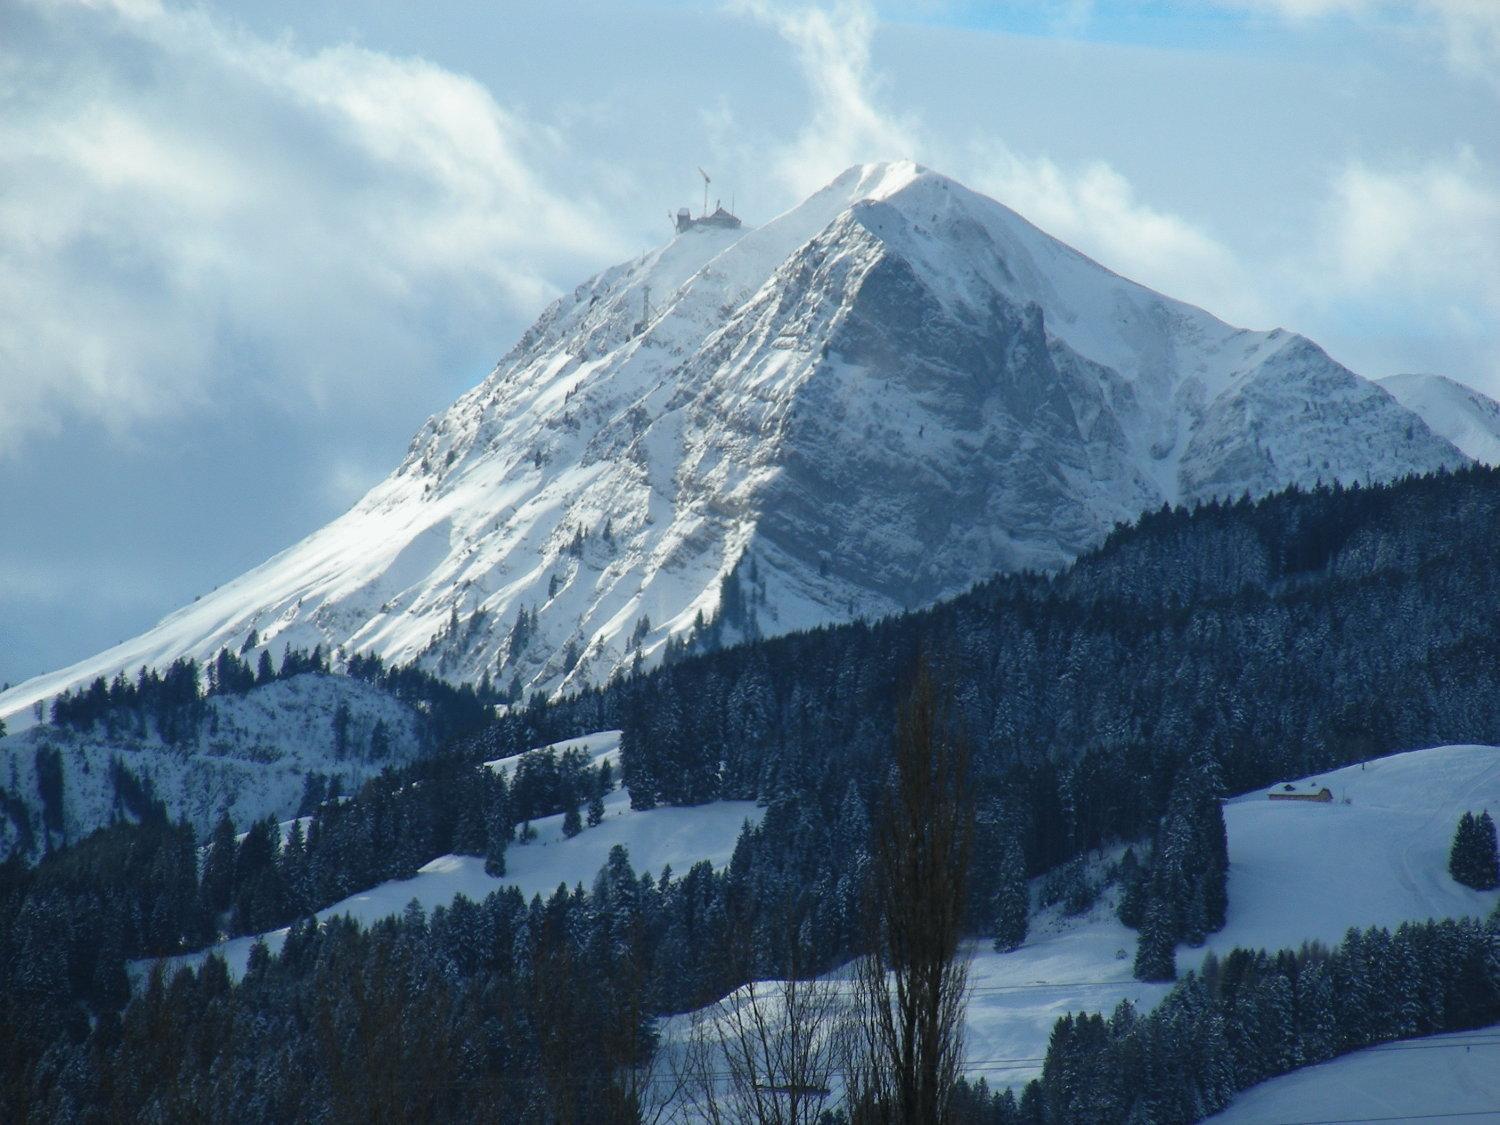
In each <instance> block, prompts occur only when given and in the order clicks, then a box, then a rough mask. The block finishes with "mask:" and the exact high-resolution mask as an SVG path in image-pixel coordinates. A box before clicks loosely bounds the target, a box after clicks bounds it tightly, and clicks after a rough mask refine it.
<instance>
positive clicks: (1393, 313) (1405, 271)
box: [1286, 151, 1500, 394]
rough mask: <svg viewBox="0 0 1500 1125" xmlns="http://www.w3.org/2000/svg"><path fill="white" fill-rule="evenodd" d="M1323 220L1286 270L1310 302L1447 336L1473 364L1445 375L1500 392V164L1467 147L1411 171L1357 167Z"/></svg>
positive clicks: (1334, 192)
mask: <svg viewBox="0 0 1500 1125" xmlns="http://www.w3.org/2000/svg"><path fill="white" fill-rule="evenodd" d="M1322 218H1323V230H1324V234H1323V236H1322V237H1321V238H1320V239H1317V240H1315V241H1314V243H1313V245H1312V246H1311V248H1310V249H1309V251H1308V254H1307V256H1306V258H1305V259H1303V260H1299V261H1297V262H1295V263H1294V264H1293V265H1292V267H1291V268H1288V270H1287V271H1286V272H1287V276H1288V280H1289V282H1291V283H1292V284H1294V285H1296V286H1297V287H1298V289H1299V290H1300V297H1301V299H1302V300H1303V301H1305V302H1306V303H1307V304H1308V305H1309V306H1310V307H1318V306H1321V307H1324V308H1326V307H1328V306H1330V305H1334V306H1336V305H1337V304H1339V303H1346V304H1348V305H1350V306H1363V307H1364V308H1365V309H1366V310H1368V312H1367V315H1368V316H1370V317H1371V319H1375V320H1379V321H1383V322H1385V323H1386V324H1387V325H1389V326H1390V329H1394V330H1396V331H1403V330H1405V331H1409V332H1413V333H1417V334H1418V339H1419V341H1420V340H1421V339H1422V337H1428V338H1433V337H1437V338H1443V339H1444V343H1445V344H1446V346H1447V347H1449V348H1452V349H1455V350H1457V351H1459V352H1461V353H1462V354H1465V355H1466V356H1468V357H1472V358H1471V359H1470V362H1471V363H1472V364H1473V366H1472V367H1471V368H1470V369H1468V370H1460V371H1453V372H1444V373H1445V374H1453V375H1456V376H1458V377H1459V378H1466V379H1470V380H1473V381H1475V382H1476V383H1477V384H1479V385H1481V389H1485V390H1487V391H1488V392H1489V393H1491V394H1494V393H1496V391H1497V389H1500V169H1496V168H1494V167H1492V166H1489V165H1487V164H1485V163H1484V162H1482V161H1481V160H1479V159H1478V158H1477V157H1476V156H1475V155H1474V154H1473V153H1472V152H1469V151H1463V152H1460V153H1458V154H1457V155H1455V156H1454V157H1452V158H1451V159H1447V160H1436V161H1429V162H1426V163H1423V164H1420V165H1414V166H1410V167H1374V166H1371V165H1369V164H1366V163H1352V164H1349V165H1348V166H1347V167H1345V168H1344V169H1343V170H1342V172H1341V173H1340V174H1339V176H1338V177H1337V179H1336V180H1335V181H1334V183H1333V184H1332V185H1331V190H1330V195H1329V200H1328V202H1327V204H1326V205H1325V208H1324V212H1323V215H1322ZM1398 364H1399V365H1400V366H1407V367H1410V366H1413V365H1418V366H1421V365H1423V364H1422V361H1421V360H1420V358H1418V357H1406V356H1402V357H1399V358H1398ZM1378 373H1381V374H1384V373H1387V372H1386V371H1380V372H1378Z"/></svg>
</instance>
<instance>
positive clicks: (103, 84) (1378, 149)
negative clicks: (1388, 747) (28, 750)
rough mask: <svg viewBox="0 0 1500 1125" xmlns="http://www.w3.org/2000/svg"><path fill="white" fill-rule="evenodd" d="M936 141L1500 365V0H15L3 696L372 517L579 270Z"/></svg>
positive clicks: (1065, 215) (1, 545) (1093, 246)
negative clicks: (672, 219) (693, 222)
mask: <svg viewBox="0 0 1500 1125" xmlns="http://www.w3.org/2000/svg"><path fill="white" fill-rule="evenodd" d="M906 157H910V158H914V159H917V160H919V161H921V162H922V163H924V164H926V165H928V166H929V167H932V168H935V169H937V170H938V171H941V172H944V173H946V174H948V175H950V176H953V177H955V178H956V179H959V180H961V181H963V182H964V183H966V184H968V185H969V186H971V187H973V188H976V189H978V190H980V191H983V192H985V193H987V194H989V195H992V196H994V197H995V198H997V199H999V200H1000V201H1001V202H1003V203H1006V204H1008V205H1009V206H1011V207H1013V208H1014V209H1016V210H1017V211H1019V212H1021V213H1022V214H1023V215H1025V216H1026V217H1027V218H1029V219H1031V220H1032V221H1033V222H1035V223H1037V224H1038V225H1039V226H1041V227H1042V228H1043V229H1045V230H1047V231H1049V232H1050V233H1052V234H1054V235H1056V236H1057V237H1059V238H1061V239H1063V240H1064V241H1066V242H1069V243H1070V244H1072V245H1074V246H1076V247H1078V248H1079V249H1080V250H1082V251H1084V252H1085V253H1087V254H1089V255H1090V256H1092V257H1094V258H1095V259H1097V260H1099V261H1101V262H1103V263H1104V264H1105V265H1107V266H1109V267H1111V268H1112V269H1115V270H1116V271H1118V272H1120V273H1123V274H1125V275H1127V276H1130V277H1133V278H1135V279H1136V280H1138V281H1141V282H1144V283H1145V284H1148V285H1151V286H1152V287H1154V288H1156V289H1158V290H1161V291H1162V292H1165V293H1168V294H1170V295H1172V296H1174V297H1179V298H1182V299H1184V300H1188V301H1192V302H1194V303H1196V304H1199V305H1202V306H1203V307H1205V308H1208V309H1209V310H1211V311H1212V312H1214V313H1216V314H1217V315H1219V316H1221V317H1223V318H1224V319H1226V320H1229V321H1231V322H1233V323H1236V324H1239V325H1243V326H1246V327H1251V328H1270V327H1274V326H1282V327H1286V328H1290V329H1293V330H1295V331H1299V332H1302V333H1304V334H1306V335H1308V336H1310V337H1312V338H1313V339H1314V340H1316V341H1318V342H1319V343H1320V344H1322V345H1323V346H1324V347H1325V348H1326V349H1327V350H1328V351H1329V352H1330V353H1331V354H1332V355H1334V357H1335V358H1337V359H1339V360H1341V361H1342V362H1344V363H1346V364H1348V365H1349V366H1350V367H1352V368H1353V369H1354V370H1356V371H1359V372H1360V373H1362V374H1365V375H1369V376H1381V375H1388V374H1394V373H1397V372H1402V371H1431V372H1439V373H1442V374H1446V375H1449V376H1452V377H1454V378H1457V379H1459V380H1462V381H1464V382H1467V383H1469V384H1470V385H1472V386H1475V387H1477V388H1479V389H1480V390H1483V391H1486V392H1487V393H1489V394H1492V395H1500V3H1496V2H1495V0H1197V2H1193V3H1187V2H1178V3H1170V2H1167V0H1121V2H1116V3H1109V2H1105V0H1093V2H1089V0H1036V2H1022V0H1012V2H1005V0H988V2H981V0H916V2H913V3H909V4H894V3H878V2H874V0H823V2H819V3H797V2H793V0H731V2H729V3H710V4H695V3H669V2H660V3H654V4H642V3H630V2H626V0H590V2H573V0H545V2H531V0H504V2H498V0H490V2H482V0H430V2H429V3H426V4H422V5H413V4H409V3H405V2H397V0H358V2H355V0H323V2H320V3H318V4H307V3H305V0H296V2H293V0H260V2H257V3H254V4H250V3H227V2H222V0H199V2H198V3H194V4H185V3H178V2H167V0H9V2H7V3H4V4H0V683H7V682H19V681H20V680H21V679H23V678H25V677H26V676H29V675H32V674H36V673H38V672H42V671H45V670H48V669H50V668H54V667H58V666H60V665H62V664H65V663H68V662H70V661H72V660H75V659H79V658H82V657H84V656H87V655H89V654H91V653H93V652H95V651H98V650H99V649H102V648H104V647H106V646H107V645H109V644H112V643H115V642H116V641H119V640H122V639H124V638H125V637H127V636H129V635H132V634H134V633H136V632H139V631H140V630H142V629H144V628H147V627H148V626H150V625H151V624H153V623H154V622H155V621H156V620H158V619H159V618H160V617H161V616H163V615H164V614H166V613H167V612H169V611H171V610H172V609H174V608H176V607H177V606H179V605H181V604H184V603H185V602H188V601H190V600H191V599H192V598H193V597H194V596H195V595H198V594H201V593H204V592H206V591H208V590H210V589H212V588H213V587H215V586H216V585H218V584H219V583H222V582H224V581H227V580H229V579H231V578H233V577H234V576H236V575H237V574H239V573H241V572H242V571H244V570H246V569H248V568H249V567H251V566H254V565H255V564H257V563H259V562H261V561H263V560H264V559H266V558H268V557H270V556H271V555H273V554H274V553H276V552H277V551H279V550H281V549H282V548H284V547H287V546H289V545H291V544H292V543H293V542H295V541H296V540H297V539H299V538H301V537H302V536H304V535H306V534H308V533H309V532H311V531H313V530H315V529H316V528H318V527H319V526H321V525H322V524H324V523H326V522H327V521H328V520H330V519H332V518H333V517H335V516H337V515H339V514H340V513H341V512H343V511H344V510H346V509H347V508H348V507H349V506H350V505H351V504H353V503H354V502H355V501H356V500H357V499H358V498H359V496H360V495H362V494H363V492H364V491H365V490H366V489H368V488H369V487H370V486H372V485H373V484H374V483H376V482H377V481H378V480H379V479H380V478H381V477H382V476H383V475H384V474H385V473H386V472H388V471H390V470H391V469H393V468H394V467H395V465H396V464H397V463H398V462H399V461H400V459H401V456H402V454H403V453H404V450H405V447H406V444H407V442H408V441H409V440H410V438H411V435H412V434H414V433H415V432H416V430H417V429H418V428H419V426H420V425H421V423H422V422H423V421H424V420H425V419H426V418H427V417H428V416H429V415H431V414H433V413H436V412H439V411H441V410H442V409H444V408H445V407H446V406H447V405H448V404H449V403H450V402H452V401H453V399H455V398H456V397H457V396H458V395H459V394H461V393H462V392H463V391H465V390H467V389H468V388H469V387H471V386H473V385H474V384H475V383H477V382H478V381H479V380H480V379H482V378H483V377H484V375H485V374H486V373H487V371H488V370H489V369H490V368H491V367H492V366H493V364H494V363H495V361H496V360H497V359H498V358H499V357H500V356H501V355H503V354H504V353H505V352H506V350H507V349H508V348H509V347H510V346H511V344H512V343H513V342H514V341H515V339H516V338H517V337H518V336H519V335H520V333H521V332H522V331H523V330H524V328H525V327H526V325H527V324H529V323H530V322H531V320H532V319H534V318H535V317H536V315H537V314H538V313H539V312H540V311H541V310H542V309H543V308H544V307H545V305H546V304H547V302H548V301H549V300H550V299H552V298H553V297H555V296H556V295H558V294H560V293H562V292H565V291H568V290H570V289H572V288H573V287H574V286H576V285H577V284H578V283H579V282H580V281H582V280H583V279H584V278H586V277H587V276H589V275H590V274H592V273H594V272H596V271H598V270H600V269H602V268H604V267H606V266H608V265H611V264H613V263H615V262H617V261H621V260H623V259H626V258H629V257H632V256H634V255H636V254H639V253H641V252H642V251H644V250H646V249H648V248H650V247H652V246H655V245H657V244H659V243H661V242H663V241H665V240H666V239H667V238H668V237H669V235H670V228H669V226H668V221H667V214H668V212H669V211H673V210H675V209H676V208H677V207H678V206H681V205H686V204H692V205H693V206H694V207H696V206H698V205H699V204H700V203H701V201H702V194H701V193H702V181H701V180H700V179H699V177H698V172H697V169H698V167H700V166H701V167H703V168H705V169H707V170H708V172H709V174H710V176H711V177H712V179H713V185H712V188H711V191H712V193H713V196H714V197H722V198H723V199H724V202H725V203H726V204H728V203H729V202H730V200H731V198H732V199H733V204H734V207H735V209H736V211H737V212H738V213H739V214H741V215H742V216H743V217H744V218H745V220H746V221H747V222H749V223H758V222H763V221H765V220H767V219H769V218H771V217H773V216H774V215H776V214H778V213H779V212H781V211H782V210H785V209H786V208H788V207H790V206H792V205H793V204H795V203H796V202H798V201H799V200H800V199H802V198H803V197H805V196H806V195H807V194H809V193H810V192H811V191H813V190H815V189H816V188H817V187H819V186H821V185H822V184H823V183H826V182H827V181H828V180H830V179H832V178H833V176H835V175H836V174H837V173H838V172H839V171H841V170H842V169H843V168H845V167H847V166H848V165H850V164H853V163H858V162H863V161H870V160H882V159H899V158H906Z"/></svg>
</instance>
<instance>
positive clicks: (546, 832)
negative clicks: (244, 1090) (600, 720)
mask: <svg viewBox="0 0 1500 1125" xmlns="http://www.w3.org/2000/svg"><path fill="white" fill-rule="evenodd" d="M580 745H581V746H584V747H590V748H592V750H593V752H594V756H595V760H596V761H603V760H604V759H605V758H609V759H610V760H614V759H615V757H616V756H617V755H618V753H619V745H620V742H619V732H618V731H604V732H601V733H600V734H598V735H593V736H589V737H586V738H584V739H579V740H575V741H574V742H568V743H559V744H557V749H559V750H561V749H566V748H570V747H575V746H580ZM764 812H765V810H764V809H761V808H758V807H757V806H756V805H755V803H754V802H753V801H717V802H715V803H713V804H708V805H698V806H696V807H693V808H673V807H662V808H654V809H643V810H637V809H632V808H631V807H630V794H629V793H628V792H627V791H626V790H625V789H623V788H617V789H615V790H614V791H613V792H612V793H609V794H608V795H607V796H606V797H605V798H604V819H603V820H602V821H601V822H600V823H599V824H597V825H595V826H594V827H592V828H586V829H584V830H583V831H582V832H581V833H579V834H578V835H577V836H574V837H573V838H572V839H569V838H568V837H567V836H565V835H564V834H563V830H562V821H563V818H562V814H558V815H557V816H549V817H543V818H541V819H540V820H535V821H532V824H531V826H532V828H533V829H535V830H536V833H537V835H536V838H535V839H534V840H532V841H531V842H530V843H527V844H519V843H518V844H513V845H512V846H511V847H509V848H507V849H506V852H505V874H504V875H503V876H500V877H494V876H490V875H486V874H485V872H484V860H482V859H477V858H475V857H474V856H461V855H445V856H439V857H438V858H437V859H435V860H433V861H432V862H431V863H428V864H427V865H425V866H424V867H423V868H422V869H421V870H420V871H418V872H417V874H416V876H415V877H414V878H411V879H398V880H393V881H392V882H389V883H382V884H380V886H378V887H375V888H372V889H371V890H368V891H364V892H361V893H360V894H356V895H351V896H350V897H349V898H346V899H344V900H343V901H341V902H338V903H335V904H334V905H332V906H330V907H328V908H326V909H324V910H320V911H318V917H319V918H331V917H337V916H340V915H347V916H349V917H351V918H354V919H355V920H357V921H359V922H362V923H365V924H367V925H368V924H369V923H370V922H374V921H376V920H378V919H380V918H386V917H389V916H390V915H393V914H400V913H401V912H402V911H403V910H405V909H406V906H407V904H409V903H410V902H411V901H412V900H413V899H415V900H416V901H417V902H419V903H421V905H422V907H423V908H424V909H426V910H431V909H432V908H433V907H435V906H446V905H447V904H448V903H450V902H452V901H453V900H454V898H456V897H457V896H458V895H461V894H462V895H466V896H468V897H469V898H470V899H472V900H474V901H475V902H478V901H481V900H482V899H484V897H485V896H486V895H488V894H490V893H492V892H494V891H497V890H502V889H504V888H505V887H516V888H518V889H519V890H520V892H521V893H522V894H523V895H524V896H525V897H526V898H528V899H529V898H531V897H532V896H533V895H541V896H542V897H543V898H546V897H548V896H550V895H551V894H552V892H553V891H555V890H557V888H558V886H559V885H564V884H565V885H567V886H568V887H569V888H571V887H573V886H575V885H577V884H578V883H582V884H583V885H584V886H586V887H587V886H592V885H593V881H594V876H595V875H597V874H598V872H599V869H600V868H601V867H603V866H604V864H605V861H606V860H608V859H609V853H610V850H611V849H612V848H614V846H615V845H616V844H619V845H623V846H624V848H625V849H626V851H627V852H628V853H629V854H630V862H631V865H632V866H633V867H634V868H635V870H636V871H637V872H640V873H645V872H650V873H651V874H652V875H660V874H661V872H662V868H664V867H669V866H670V867H671V868H672V869H673V870H674V871H675V872H677V874H678V875H683V874H686V872H687V871H688V869H689V868H691V867H692V866H693V864H695V863H698V862H700V861H703V860H707V861H708V862H709V863H712V864H713V865H714V866H715V867H723V866H725V865H726V864H727V863H728V862H729V859H730V856H732V855H733V854H734V845H735V841H736V840H738V839H739V834H740V829H741V828H742V827H744V824H745V822H746V821H749V822H750V823H752V824H758V823H759V822H760V818H761V816H762V815H763V814H764ZM286 933H287V931H286V930H284V929H282V930H276V931H273V932H272V933H269V934H266V935H264V937H265V941H266V944H267V946H268V947H269V948H270V949H271V951H272V952H273V953H274V952H276V951H278V950H279V949H280V948H281V944H282V942H283V941H284V940H285V939H286ZM255 940H256V939H255V938H253V937H243V938H235V939H233V940H231V941H227V942H224V943H222V944H221V945H218V946H215V947H214V950H213V951H214V952H217V953H219V954H221V955H222V956H223V957H224V958H225V959H226V961H228V963H229V967H230V970H231V972H233V973H234V975H235V976H236V977H238V976H240V975H241V974H243V973H244V970H245V962H246V960H247V959H248V958H249V956H250V946H251V945H252V944H254V942H255ZM206 952H207V951H205V952H204V953H195V954H190V955H186V956H183V957H180V958H176V959H174V964H193V965H196V964H198V963H200V962H201V961H202V960H203V958H204V956H206Z"/></svg>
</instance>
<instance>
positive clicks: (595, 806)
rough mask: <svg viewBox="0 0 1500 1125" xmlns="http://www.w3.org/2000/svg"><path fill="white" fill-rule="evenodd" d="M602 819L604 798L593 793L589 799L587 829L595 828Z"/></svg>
mask: <svg viewBox="0 0 1500 1125" xmlns="http://www.w3.org/2000/svg"><path fill="white" fill-rule="evenodd" d="M603 819H604V798H603V797H602V796H600V795H599V794H598V793H595V794H594V795H593V796H592V797H590V798H589V820H588V823H589V827H590V828H597V827H598V826H599V822H600V821H602V820H603Z"/></svg>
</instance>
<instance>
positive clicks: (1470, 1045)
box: [1208, 1027, 1500, 1125]
mask: <svg viewBox="0 0 1500 1125" xmlns="http://www.w3.org/2000/svg"><path fill="white" fill-rule="evenodd" d="M1208 1120H1210V1121H1217V1122H1220V1123H1221V1125H1294V1123H1297V1125H1301V1123H1309V1122H1321V1123H1322V1125H1336V1123H1339V1122H1349V1123H1353V1122H1373V1121H1379V1122H1382V1123H1383V1125H1397V1123H1410V1125H1417V1123H1419V1122H1423V1121H1458V1122H1467V1123H1470V1125H1478V1123H1481V1122H1489V1123H1490V1125H1495V1123H1496V1122H1500V1027H1490V1028H1482V1029H1480V1030H1477V1031H1459V1032H1454V1033H1452V1034H1450V1035H1430V1036H1427V1037H1426V1038H1424V1039H1403V1040H1400V1041H1399V1042H1395V1043H1386V1044H1384V1045H1382V1046H1379V1047H1371V1048H1370V1049H1369V1050H1367V1051H1359V1052H1356V1053H1355V1054H1352V1055H1346V1056H1344V1057H1343V1058H1341V1059H1334V1060H1333V1061H1332V1062H1326V1063H1323V1064H1321V1065H1319V1066H1310V1067H1308V1068H1306V1069H1305V1070H1294V1071H1292V1072H1291V1073H1290V1074H1283V1075H1282V1076H1281V1077H1280V1078H1273V1079H1271V1080H1270V1081H1269V1082H1264V1083H1262V1084H1261V1085H1259V1086H1253V1087H1251V1088H1250V1089H1249V1090H1246V1091H1245V1092H1244V1093H1243V1094H1240V1095H1239V1096H1238V1097H1236V1098H1235V1100H1234V1104H1233V1105H1231V1106H1230V1107H1229V1108H1228V1109H1226V1110H1225V1111H1224V1112H1223V1113H1220V1114H1216V1115H1214V1116H1213V1117H1210V1118H1209V1119H1208Z"/></svg>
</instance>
